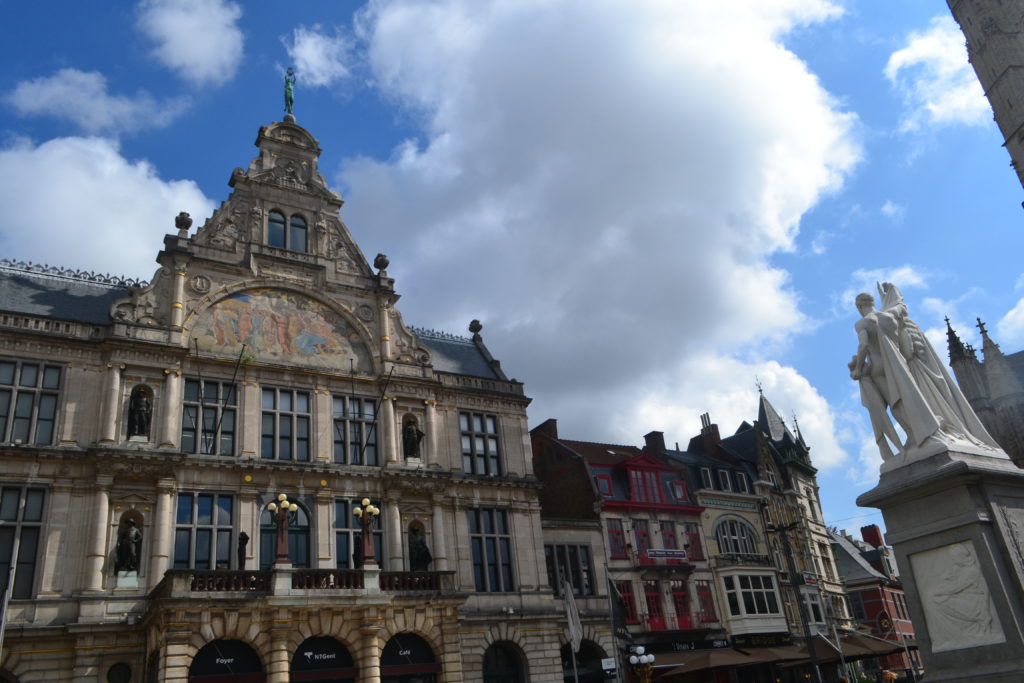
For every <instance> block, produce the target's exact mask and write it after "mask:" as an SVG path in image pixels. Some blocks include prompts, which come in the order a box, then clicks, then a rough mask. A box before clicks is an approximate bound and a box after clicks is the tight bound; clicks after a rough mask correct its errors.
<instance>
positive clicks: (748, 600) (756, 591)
mask: <svg viewBox="0 0 1024 683" xmlns="http://www.w3.org/2000/svg"><path fill="white" fill-rule="evenodd" d="M744 583H746V584H747V585H746V586H744V585H743V584H744ZM754 584H759V585H756V586H755V585H754ZM722 586H723V588H724V589H725V596H726V603H727V605H728V607H729V614H730V616H733V617H766V616H767V617H771V616H781V615H782V604H781V602H780V601H779V595H778V593H777V591H776V583H775V578H774V577H773V576H771V575H770V574H729V575H726V576H723V577H722Z"/></svg>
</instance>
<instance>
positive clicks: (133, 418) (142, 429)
mask: <svg viewBox="0 0 1024 683" xmlns="http://www.w3.org/2000/svg"><path fill="white" fill-rule="evenodd" d="M152 421H153V392H152V391H151V390H150V388H149V387H145V386H142V387H136V388H135V390H134V391H132V397H131V398H130V399H129V401H128V438H131V437H133V436H142V437H145V438H147V439H148V438H149V426H150V423H151V422H152Z"/></svg>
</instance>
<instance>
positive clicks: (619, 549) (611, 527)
mask: <svg viewBox="0 0 1024 683" xmlns="http://www.w3.org/2000/svg"><path fill="white" fill-rule="evenodd" d="M608 555H609V557H611V558H612V559H623V558H627V557H629V552H628V551H627V549H626V530H625V528H624V527H623V524H622V520H621V519H619V518H618V517H609V518H608Z"/></svg>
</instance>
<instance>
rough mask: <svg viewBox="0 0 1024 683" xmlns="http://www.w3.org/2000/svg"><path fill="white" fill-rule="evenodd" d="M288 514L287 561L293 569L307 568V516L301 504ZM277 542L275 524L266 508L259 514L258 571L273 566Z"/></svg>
mask: <svg viewBox="0 0 1024 683" xmlns="http://www.w3.org/2000/svg"><path fill="white" fill-rule="evenodd" d="M296 505H297V506H298V509H297V510H296V511H295V512H291V513H289V514H288V559H289V560H290V561H291V563H292V566H294V567H309V514H308V513H307V512H306V508H304V507H303V506H302V503H297V504H296ZM276 542H277V524H276V523H275V522H274V517H273V515H271V513H270V510H268V509H267V508H266V507H264V508H263V512H261V513H260V569H263V570H267V569H270V565H272V564H274V551H275V548H276Z"/></svg>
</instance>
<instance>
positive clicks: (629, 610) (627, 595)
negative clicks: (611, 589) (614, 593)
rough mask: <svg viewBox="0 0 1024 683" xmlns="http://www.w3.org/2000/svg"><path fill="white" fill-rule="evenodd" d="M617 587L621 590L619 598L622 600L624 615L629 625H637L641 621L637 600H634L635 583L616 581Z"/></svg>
mask: <svg viewBox="0 0 1024 683" xmlns="http://www.w3.org/2000/svg"><path fill="white" fill-rule="evenodd" d="M615 587H616V588H618V589H619V596H620V597H621V598H622V613H623V615H624V616H625V618H626V623H627V624H635V623H637V622H639V621H640V619H638V618H637V614H636V600H634V599H633V582H632V581H616V582H615Z"/></svg>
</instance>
